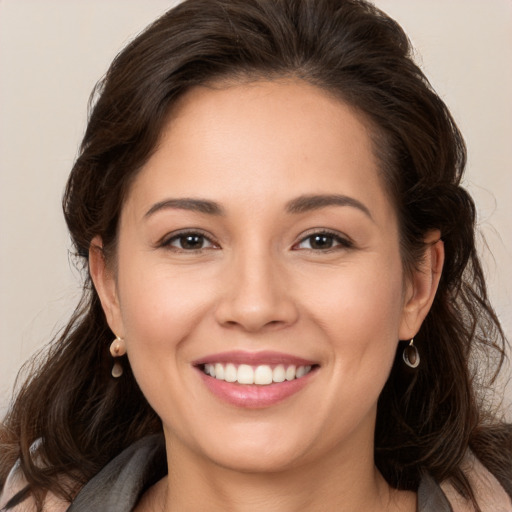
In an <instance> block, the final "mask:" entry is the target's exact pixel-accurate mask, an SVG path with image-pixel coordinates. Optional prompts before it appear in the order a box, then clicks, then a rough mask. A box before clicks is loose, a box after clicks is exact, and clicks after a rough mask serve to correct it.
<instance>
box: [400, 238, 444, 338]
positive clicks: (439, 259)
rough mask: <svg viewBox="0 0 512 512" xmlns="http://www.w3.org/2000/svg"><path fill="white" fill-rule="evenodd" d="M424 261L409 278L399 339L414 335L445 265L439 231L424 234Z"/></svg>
mask: <svg viewBox="0 0 512 512" xmlns="http://www.w3.org/2000/svg"><path fill="white" fill-rule="evenodd" d="M424 241H425V246H426V249H425V253H424V257H423V260H422V261H421V262H420V263H419V266H418V268H417V269H415V270H414V272H413V274H412V276H410V277H409V279H408V283H407V286H406V293H405V302H404V307H403V311H402V319H401V323H400V330H399V339H401V340H410V339H411V338H414V336H416V334H417V332H418V331H419V330H420V327H421V324H422V323H423V320H425V317H426V316H427V314H428V312H429V310H430V307H431V306H432V302H433V301H434V297H435V295H436V291H437V287H438V285H439V280H440V278H441V272H442V270H443V264H444V244H443V241H442V240H441V233H440V232H439V230H433V231H430V232H429V233H428V234H427V236H426V237H425V240H424Z"/></svg>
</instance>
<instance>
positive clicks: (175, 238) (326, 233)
mask: <svg viewBox="0 0 512 512" xmlns="http://www.w3.org/2000/svg"><path fill="white" fill-rule="evenodd" d="M186 237H197V238H201V239H202V240H203V242H208V243H209V244H211V245H210V246H209V247H200V248H198V249H194V248H191V249H190V248H189V249H185V248H183V247H176V246H174V245H172V244H173V242H179V241H180V240H182V241H183V239H185V238H186ZM313 237H325V238H331V239H332V240H333V243H336V244H337V245H334V246H333V247H327V248H325V249H322V248H320V249H314V248H312V247H309V248H307V247H306V248H302V249H301V248H299V247H298V246H299V245H301V244H302V243H304V242H305V241H306V240H310V239H312V238H313ZM159 245H160V246H161V247H164V248H168V249H169V250H172V251H175V252H183V253H194V254H200V253H202V252H203V251H205V250H210V249H218V248H219V245H218V244H217V243H216V242H214V241H213V240H212V238H211V237H209V236H208V235H206V234H205V233H203V232H202V231H200V230H186V231H180V232H178V233H174V234H173V235H172V236H170V237H169V238H167V239H164V240H163V241H162V242H161V243H160V244H159ZM310 245H311V243H310ZM353 247H354V244H353V242H352V241H351V240H349V239H348V238H346V237H343V236H341V235H340V234H339V233H337V232H334V231H330V230H326V229H322V230H319V231H313V232H311V233H309V234H307V235H306V236H304V237H302V239H301V240H300V241H299V242H297V243H296V244H294V245H293V246H292V249H293V250H305V251H309V252H313V253H330V252H333V251H339V250H344V249H345V250H346V249H351V248H353Z"/></svg>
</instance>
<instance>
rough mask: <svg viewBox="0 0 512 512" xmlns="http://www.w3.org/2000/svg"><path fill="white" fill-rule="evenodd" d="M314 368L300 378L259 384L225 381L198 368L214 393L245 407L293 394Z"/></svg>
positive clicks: (260, 405) (256, 406) (275, 401)
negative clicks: (263, 384)
mask: <svg viewBox="0 0 512 512" xmlns="http://www.w3.org/2000/svg"><path fill="white" fill-rule="evenodd" d="M316 370H317V369H316V368H313V370H311V371H310V372H309V373H308V374H307V375H304V377H301V378H300V379H294V380H290V381H284V382H279V383H278V382H276V383H274V384H267V385H265V386H259V385H256V384H238V383H237V382H226V381H225V380H220V379H216V378H214V377H210V376H209V375H206V374H205V373H204V372H203V371H202V370H201V369H198V371H199V373H200V375H201V377H202V379H203V382H204V383H205V384H206V387H207V388H208V389H209V390H210V391H211V392H212V393H213V394H214V395H216V396H217V397H219V398H220V399H221V400H223V401H224V402H227V403H229V404H231V405H234V406H236V407H244V408H246V409H261V408H264V407H270V406H272V405H276V404H278V403H280V402H282V401H284V400H286V399H287V398H289V397H291V396H292V395H295V394H296V393H298V392H299V391H300V390H301V389H302V388H303V387H304V386H305V385H306V384H308V382H309V381H310V380H311V377H312V376H313V375H314V374H315V373H316Z"/></svg>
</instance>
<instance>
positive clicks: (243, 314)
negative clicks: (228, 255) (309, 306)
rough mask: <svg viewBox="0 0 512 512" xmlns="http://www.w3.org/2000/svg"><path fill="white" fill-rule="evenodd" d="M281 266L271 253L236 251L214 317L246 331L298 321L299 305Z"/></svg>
mask: <svg viewBox="0 0 512 512" xmlns="http://www.w3.org/2000/svg"><path fill="white" fill-rule="evenodd" d="M288 281H289V280H288V279H287V278H286V273H285V272H284V270H283V268H282V266H280V265H279V263H278V262H277V261H276V258H272V257H271V255H270V254H264V251H260V252H259V253H258V254H256V253H255V252H254V251H252V253H249V251H248V252H247V253H245V254H238V255H236V256H234V257H233V259H232V260H231V261H230V263H229V270H228V271H227V275H226V276H225V280H223V284H222V287H223V293H221V299H220V300H219V302H218V304H217V308H216V312H215V314H216V319H217V322H219V323H220V324H221V325H223V326H225V327H231V328H233V327H238V328H240V329H243V330H245V331H247V332H259V331H262V330H269V329H279V328H283V327H285V326H289V325H292V324H293V323H295V322H296V321H297V318H298V308H297V304H296V303H295V301H294V300H293V298H292V291H291V288H290V283H289V282H288Z"/></svg>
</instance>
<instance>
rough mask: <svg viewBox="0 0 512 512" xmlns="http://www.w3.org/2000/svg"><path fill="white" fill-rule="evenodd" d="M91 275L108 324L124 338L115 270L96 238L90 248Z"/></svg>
mask: <svg viewBox="0 0 512 512" xmlns="http://www.w3.org/2000/svg"><path fill="white" fill-rule="evenodd" d="M89 273H90V275H91V279H92V281H93V283H94V287H95V288H96V292H97V293H98V296H99V298H100V301H101V306H102V307H103V311H104V313H105V317H106V318H107V323H108V325H109V327H110V329H111V330H112V332H114V333H115V335H116V336H119V337H121V338H123V337H124V328H123V322H122V317H121V308H120V307H119V299H118V294H117V287H116V279H115V273H114V271H113V269H112V268H111V267H110V266H109V265H107V262H106V261H105V254H104V252H103V241H102V239H101V237H99V236H96V237H94V238H93V239H92V241H91V245H90V246H89Z"/></svg>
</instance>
